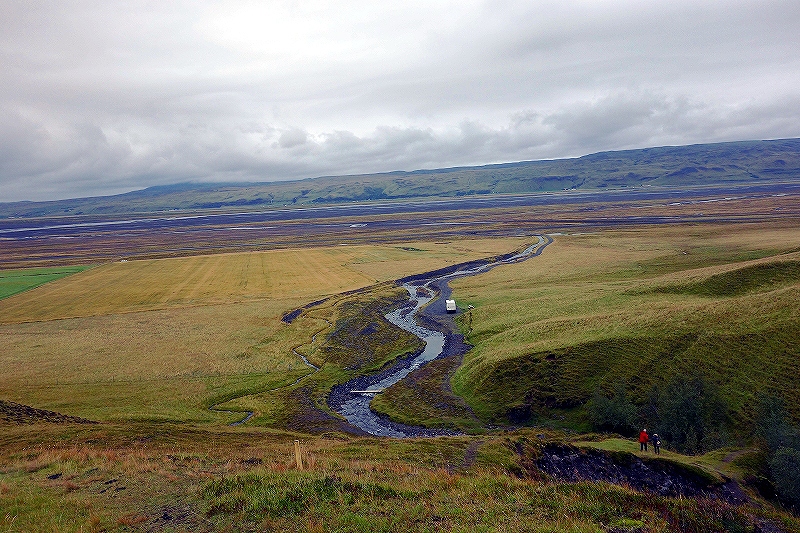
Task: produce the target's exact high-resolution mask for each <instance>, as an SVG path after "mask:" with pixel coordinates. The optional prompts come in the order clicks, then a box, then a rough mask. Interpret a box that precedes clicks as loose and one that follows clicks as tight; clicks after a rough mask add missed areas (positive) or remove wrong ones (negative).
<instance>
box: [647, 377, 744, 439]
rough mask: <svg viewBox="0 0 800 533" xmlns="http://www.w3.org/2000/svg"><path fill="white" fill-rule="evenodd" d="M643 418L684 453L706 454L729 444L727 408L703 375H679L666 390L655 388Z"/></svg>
mask: <svg viewBox="0 0 800 533" xmlns="http://www.w3.org/2000/svg"><path fill="white" fill-rule="evenodd" d="M643 418H644V419H645V420H646V422H647V425H648V426H649V427H653V428H654V429H658V433H659V434H660V435H661V437H662V438H663V439H664V441H666V442H667V443H668V444H669V445H670V446H671V447H672V448H675V449H676V450H678V451H679V452H681V453H689V454H694V453H702V452H706V451H708V450H712V449H715V448H719V447H722V446H724V445H725V444H726V443H727V441H728V436H727V431H726V430H725V425H726V422H727V420H728V408H727V405H726V404H725V402H724V400H723V399H722V397H721V396H720V394H719V391H718V390H717V388H716V387H715V386H714V385H713V384H712V383H710V382H708V381H707V380H706V379H705V378H703V377H702V376H693V377H685V376H678V377H676V378H674V379H673V380H672V381H670V382H669V383H668V384H667V385H666V386H665V387H664V388H660V387H657V386H656V387H654V388H653V390H652V393H651V400H650V403H649V404H648V405H647V406H645V408H644V409H643Z"/></svg>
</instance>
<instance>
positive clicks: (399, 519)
mask: <svg viewBox="0 0 800 533" xmlns="http://www.w3.org/2000/svg"><path fill="white" fill-rule="evenodd" d="M296 438H298V436H297V435H293V434H289V433H285V432H275V431H267V430H263V429H259V428H241V429H225V430H213V429H208V428H204V429H198V428H190V427H181V426H174V425H161V426H153V425H130V424H129V425H124V426H123V425H109V424H101V425H96V426H60V427H59V426H54V425H47V424H44V425H38V426H16V427H10V428H7V430H6V431H4V432H1V433H0V450H2V452H3V453H1V454H0V508H2V509H3V513H0V528H2V530H3V531H14V532H17V531H60V532H73V531H74V532H78V531H227V530H230V531H270V530H274V531H308V532H318V531H354V532H358V531H364V532H374V531H387V532H389V531H397V530H403V531H414V532H417V531H419V532H423V531H508V532H518V531H519V532H521V531H531V532H554V531H571V532H575V533H598V532H600V531H630V530H634V531H635V530H643V531H652V532H669V531H687V532H707V531H730V532H735V531H754V527H753V526H754V525H755V524H756V522H757V521H762V520H765V519H766V520H769V522H770V523H772V524H781V525H782V526H783V527H784V528H785V530H786V531H793V530H796V529H797V528H798V527H800V524H798V522H797V520H796V519H794V518H791V517H790V516H788V515H786V514H782V513H780V512H779V511H776V510H774V509H771V508H770V507H768V506H763V505H760V504H753V505H744V506H740V507H734V506H731V505H727V504H725V503H723V502H720V501H715V500H696V499H691V498H664V497H660V496H656V495H652V494H641V493H636V492H634V491H632V490H630V489H628V488H625V487H620V486H613V485H609V484H605V483H554V482H550V481H547V480H541V479H530V478H524V477H523V478H519V477H515V476H513V475H509V474H510V473H511V472H517V473H519V472H521V471H522V470H521V468H520V467H521V466H522V465H521V464H520V463H519V461H520V460H521V459H522V458H521V457H519V456H518V455H517V453H516V452H515V444H514V442H515V439H516V437H515V436H511V437H509V436H503V435H499V436H485V437H482V438H481V439H480V441H476V440H473V439H470V438H467V437H452V438H438V439H421V440H396V439H374V438H366V439H364V438H302V437H301V450H302V457H303V462H304V471H302V472H300V471H298V470H297V469H295V468H294V457H293V442H292V441H293V440H294V439H296ZM529 459H530V458H528V460H529ZM762 523H763V522H762ZM615 528H617V529H615ZM625 528H628V529H625ZM629 528H639V529H629Z"/></svg>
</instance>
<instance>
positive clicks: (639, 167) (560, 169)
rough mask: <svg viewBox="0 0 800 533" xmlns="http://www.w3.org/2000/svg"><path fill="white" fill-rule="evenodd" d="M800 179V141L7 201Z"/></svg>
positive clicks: (136, 200) (98, 211)
mask: <svg viewBox="0 0 800 533" xmlns="http://www.w3.org/2000/svg"><path fill="white" fill-rule="evenodd" d="M776 181H782V182H785V181H800V138H796V139H779V140H769V141H738V142H726V143H714V144H696V145H688V146H665V147H656V148H644V149H637V150H624V151H611V152H599V153H595V154H590V155H586V156H582V157H577V158H570V159H555V160H541V161H521V162H516V163H502V164H494V165H484V166H474V167H454V168H442V169H431V170H415V171H395V172H386V173H377V174H364V175H350V176H327V177H319V178H308V179H303V180H296V181H280V182H265V183H178V184H173V185H159V186H155V187H149V188H147V189H143V190H140V191H134V192H130V193H125V194H119V195H115V196H102V197H92V198H77V199H71V200H58V201H51V202H14V203H0V217H3V218H7V217H42V216H68V215H103V214H107V215H119V214H126V213H158V212H165V211H174V210H179V211H193V210H208V209H219V208H229V209H242V210H247V209H252V208H256V207H257V208H259V209H264V208H270V207H280V206H284V205H302V204H313V205H320V204H322V205H324V204H336V203H345V202H353V201H369V200H402V199H414V198H426V197H454V196H468V195H482V194H503V193H506V194H509V193H514V194H521V193H536V192H547V191H559V190H566V189H578V190H596V189H609V188H625V187H641V186H657V187H663V188H670V187H674V188H681V187H696V186H703V185H719V184H739V183H741V184H744V183H766V182H776Z"/></svg>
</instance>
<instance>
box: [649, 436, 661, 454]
mask: <svg viewBox="0 0 800 533" xmlns="http://www.w3.org/2000/svg"><path fill="white" fill-rule="evenodd" d="M650 441H651V442H652V443H653V451H654V452H656V455H659V454H660V453H661V437H659V436H658V433H653V436H652V437H651V438H650Z"/></svg>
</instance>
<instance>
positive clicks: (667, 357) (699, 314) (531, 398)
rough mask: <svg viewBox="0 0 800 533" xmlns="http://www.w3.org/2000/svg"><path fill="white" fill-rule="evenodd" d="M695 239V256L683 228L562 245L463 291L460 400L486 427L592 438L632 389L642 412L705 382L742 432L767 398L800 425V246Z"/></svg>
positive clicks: (460, 285) (560, 240)
mask: <svg viewBox="0 0 800 533" xmlns="http://www.w3.org/2000/svg"><path fill="white" fill-rule="evenodd" d="M684 231H686V230H684ZM690 232H691V233H694V234H695V236H694V237H695V238H694V241H693V242H695V243H697V244H696V245H695V246H694V247H689V246H688V245H687V242H688V240H687V237H688V234H687V233H684V234H683V235H682V234H681V232H680V231H678V230H677V229H671V230H665V229H650V230H639V231H635V232H609V233H604V234H596V235H585V236H571V237H569V236H562V237H557V238H556V242H555V243H554V244H553V245H551V246H550V248H548V250H547V253H546V254H544V255H542V256H541V257H539V258H536V259H535V260H532V261H528V262H525V263H522V264H520V265H514V266H509V267H504V268H501V269H496V270H494V271H492V272H490V273H488V274H485V275H483V276H476V277H474V278H468V279H463V280H459V281H457V282H454V283H453V285H454V289H455V292H454V294H455V296H456V298H459V300H460V303H461V305H463V306H466V305H468V304H471V305H474V306H475V309H474V310H473V311H471V313H470V315H471V316H470V315H467V316H469V320H467V318H466V316H465V317H464V318H462V324H463V325H464V327H465V329H468V340H469V342H471V343H473V344H474V345H475V348H474V349H473V350H472V351H471V352H470V353H469V354H467V356H466V360H465V362H464V364H463V366H462V367H461V368H460V369H459V370H458V372H457V373H456V374H455V376H454V378H453V388H454V390H455V392H456V393H458V394H460V395H462V396H464V397H465V398H466V399H467V401H468V403H469V404H470V405H471V406H472V407H473V409H474V410H475V412H476V413H477V414H478V416H479V417H480V418H482V419H483V420H484V421H486V422H503V423H507V422H538V423H548V424H552V425H562V426H563V425H565V426H569V427H573V428H577V429H588V428H589V424H588V421H589V418H588V416H587V411H586V406H587V402H588V401H589V400H590V399H592V397H593V394H595V391H599V392H600V393H601V394H604V395H606V396H609V397H610V396H613V394H614V391H615V389H616V388H618V387H619V384H624V385H625V386H627V393H628V395H629V399H630V401H631V402H632V403H634V404H635V405H636V406H637V407H638V408H640V409H643V408H646V407H647V405H648V403H649V402H652V401H653V394H654V393H655V392H657V391H658V390H661V391H663V390H664V388H665V386H666V384H669V383H670V382H674V381H675V380H680V379H689V377H698V378H700V379H702V380H705V382H706V383H707V384H708V386H709V387H712V388H713V389H714V390H715V391H718V395H719V396H720V397H721V399H722V401H723V402H724V404H725V405H726V406H727V409H728V413H729V416H728V421H729V424H728V427H731V428H736V431H739V432H746V431H748V429H749V427H750V424H749V422H750V421H751V419H752V416H753V412H754V409H755V401H754V398H755V397H756V396H757V395H758V394H761V393H767V394H771V395H774V396H778V397H781V398H784V399H785V400H786V401H787V403H788V405H789V406H790V410H791V411H792V413H793V415H794V416H795V417H796V418H797V419H800V405H799V404H798V403H797V402H796V401H795V399H796V398H797V397H798V395H799V394H800V358H798V355H799V354H800V254H798V253H797V252H793V251H791V250H796V249H797V244H798V239H800V234H799V233H798V232H797V231H796V230H793V229H787V230H786V231H785V232H784V234H783V235H782V237H781V238H778V239H761V238H760V237H761V236H760V234H759V230H757V229H753V228H750V229H748V230H746V231H743V232H741V233H739V234H738V235H734V236H731V235H727V234H725V233H720V232H717V230H714V229H711V228H704V229H697V228H694V229H692V230H690ZM773 237H774V235H773ZM721 250H725V251H724V252H721ZM645 410H646V409H645ZM644 421H646V418H645V420H644Z"/></svg>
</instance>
